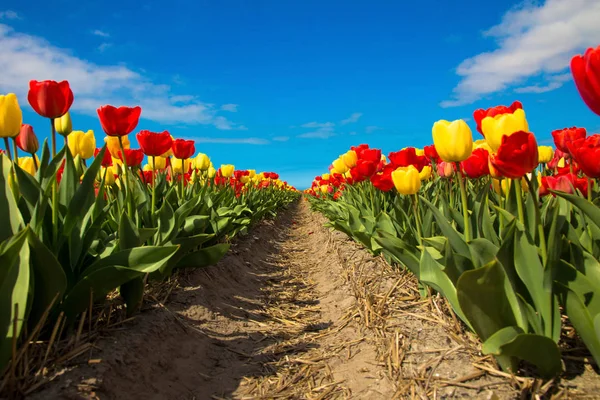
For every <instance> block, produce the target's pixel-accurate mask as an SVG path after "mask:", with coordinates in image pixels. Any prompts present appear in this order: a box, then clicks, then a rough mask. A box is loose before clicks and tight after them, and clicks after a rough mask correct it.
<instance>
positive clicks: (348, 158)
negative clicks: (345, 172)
mask: <svg viewBox="0 0 600 400" xmlns="http://www.w3.org/2000/svg"><path fill="white" fill-rule="evenodd" d="M342 160H343V161H344V164H346V166H347V167H348V168H352V167H355V166H356V161H357V160H358V156H357V155H356V152H355V151H354V150H349V151H347V152H346V153H344V154H342Z"/></svg>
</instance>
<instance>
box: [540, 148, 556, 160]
mask: <svg viewBox="0 0 600 400" xmlns="http://www.w3.org/2000/svg"><path fill="white" fill-rule="evenodd" d="M552 157H554V149H552V146H538V162H539V163H540V164H542V163H543V164H545V163H548V162H550V161H552Z"/></svg>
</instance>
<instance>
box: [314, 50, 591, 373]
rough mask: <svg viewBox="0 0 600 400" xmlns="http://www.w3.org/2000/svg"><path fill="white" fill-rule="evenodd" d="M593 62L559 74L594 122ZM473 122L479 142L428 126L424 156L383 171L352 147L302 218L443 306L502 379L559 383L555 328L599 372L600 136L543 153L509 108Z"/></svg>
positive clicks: (459, 129)
mask: <svg viewBox="0 0 600 400" xmlns="http://www.w3.org/2000/svg"><path fill="white" fill-rule="evenodd" d="M598 52H600V48H598V49H595V50H594V49H590V50H588V52H586V54H585V56H583V57H580V56H578V57H575V59H574V60H573V64H572V66H573V74H574V77H575V80H576V82H577V87H578V89H579V91H580V92H581V94H582V97H583V99H584V101H585V103H586V104H587V105H588V106H589V107H590V109H591V110H592V111H594V112H596V113H598V108H597V106H596V105H597V104H600V102H599V101H600V92H598V87H597V85H596V86H594V85H593V82H598V81H599V79H600V68H599V65H598V64H597V62H598V59H599V58H598V54H599V53H598ZM592 53H594V54H595V55H592ZM584 62H588V63H589V65H588V66H587V67H585V66H582V63H584ZM594 63H596V64H594ZM585 74H591V75H585ZM592 75H593V76H592ZM590 82H592V83H590ZM474 120H475V122H476V124H477V130H478V132H479V133H481V134H482V135H483V139H482V140H475V141H473V139H472V133H471V131H470V129H469V127H468V126H467V124H466V123H464V122H463V121H454V122H448V121H439V122H436V123H435V124H434V125H433V129H432V138H433V142H434V144H433V145H432V146H426V147H425V149H423V150H420V149H416V148H410V147H409V148H406V149H403V150H401V151H399V152H393V153H390V154H389V156H388V159H389V161H386V159H385V157H380V151H379V150H376V149H370V148H369V147H368V146H367V145H360V146H357V147H353V148H352V149H351V150H350V151H351V152H354V153H355V155H356V157H355V159H354V160H352V163H351V164H350V163H348V164H346V163H345V162H344V160H345V158H344V156H340V158H339V159H337V160H335V161H334V162H333V163H332V167H331V168H330V173H329V174H324V175H322V176H319V177H316V178H315V180H314V182H313V185H312V187H311V188H310V189H308V190H307V191H306V194H307V195H309V199H311V204H312V207H313V208H314V209H315V210H318V211H320V212H322V213H323V214H324V215H325V216H326V217H327V218H328V219H329V221H330V222H329V225H330V226H331V227H333V228H335V229H338V230H340V231H342V232H344V233H346V234H348V235H349V236H351V237H352V238H354V239H355V240H357V241H358V242H360V243H362V244H363V245H364V246H365V247H366V248H367V249H368V250H369V251H371V252H372V253H373V254H382V255H383V256H384V257H385V258H386V260H388V261H389V262H390V263H392V264H394V265H399V266H401V267H402V268H406V269H408V270H410V271H411V272H412V273H413V274H414V275H415V276H416V277H417V278H418V279H419V281H420V283H421V284H422V285H423V288H425V287H429V288H430V289H431V290H433V291H435V292H438V293H439V294H441V295H443V296H444V297H446V299H447V300H448V302H449V303H450V304H451V306H452V308H453V310H454V312H455V313H456V315H457V316H458V317H459V318H460V319H461V320H462V321H463V322H464V324H465V327H466V328H467V329H470V330H471V331H473V332H474V333H476V334H477V335H478V336H479V337H480V339H481V340H482V351H483V353H484V354H492V355H494V356H495V357H496V359H497V361H498V363H499V364H500V366H501V367H502V368H503V369H504V370H506V371H508V372H511V373H517V372H518V371H519V366H520V363H521V362H523V361H526V362H527V363H529V364H530V365H534V366H536V367H537V371H538V373H539V374H540V375H542V376H546V377H551V376H554V375H556V374H558V373H560V372H561V370H562V364H561V351H560V347H559V344H560V343H561V332H562V328H563V324H564V323H563V316H567V317H568V320H569V321H570V324H572V325H573V327H574V328H575V330H576V331H577V333H578V334H579V336H580V338H581V340H582V341H583V343H585V345H586V346H587V348H588V349H589V351H590V353H591V355H592V356H593V357H594V359H595V360H596V362H597V363H600V208H598V205H599V204H600V199H599V198H598V190H597V187H596V185H597V181H596V179H597V178H600V172H599V171H600V170H599V165H600V164H599V163H598V159H599V156H600V135H589V136H588V134H587V132H586V130H585V129H583V128H567V129H561V130H557V131H555V132H553V133H552V135H553V138H554V142H555V146H556V150H553V149H552V148H551V147H548V146H542V147H539V148H538V144H537V140H536V137H535V135H534V134H533V133H531V132H530V131H529V124H528V121H527V120H526V116H525V111H524V109H523V106H522V104H521V103H520V102H514V103H513V104H512V105H511V106H508V107H507V106H497V107H492V108H490V109H487V110H484V109H480V110H476V111H475V112H474ZM394 188H395V189H396V190H394ZM423 293H425V291H423Z"/></svg>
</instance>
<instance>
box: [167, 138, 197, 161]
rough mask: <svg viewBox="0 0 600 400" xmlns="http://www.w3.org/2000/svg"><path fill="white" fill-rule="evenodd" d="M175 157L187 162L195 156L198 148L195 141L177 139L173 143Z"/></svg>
mask: <svg viewBox="0 0 600 400" xmlns="http://www.w3.org/2000/svg"><path fill="white" fill-rule="evenodd" d="M171 149H172V150H173V155H174V156H175V157H176V158H179V159H180V160H185V159H188V158H190V157H192V156H193V155H194V153H195V152H196V148H195V146H194V141H193V140H184V139H176V140H174V141H173V146H171Z"/></svg>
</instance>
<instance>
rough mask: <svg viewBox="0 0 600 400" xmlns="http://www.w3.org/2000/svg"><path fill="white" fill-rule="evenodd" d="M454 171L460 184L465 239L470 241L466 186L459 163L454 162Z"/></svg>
mask: <svg viewBox="0 0 600 400" xmlns="http://www.w3.org/2000/svg"><path fill="white" fill-rule="evenodd" d="M456 172H457V174H458V184H459V185H460V197H461V200H462V211H463V222H464V225H465V240H466V241H467V242H469V241H471V224H470V222H469V209H468V208H467V207H468V206H467V188H466V187H465V182H464V180H463V174H462V171H461V170H460V164H459V163H456Z"/></svg>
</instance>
